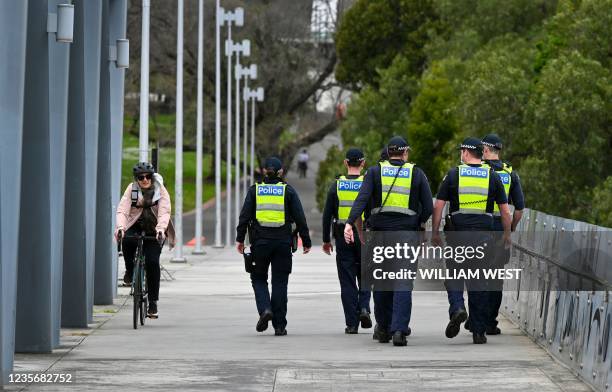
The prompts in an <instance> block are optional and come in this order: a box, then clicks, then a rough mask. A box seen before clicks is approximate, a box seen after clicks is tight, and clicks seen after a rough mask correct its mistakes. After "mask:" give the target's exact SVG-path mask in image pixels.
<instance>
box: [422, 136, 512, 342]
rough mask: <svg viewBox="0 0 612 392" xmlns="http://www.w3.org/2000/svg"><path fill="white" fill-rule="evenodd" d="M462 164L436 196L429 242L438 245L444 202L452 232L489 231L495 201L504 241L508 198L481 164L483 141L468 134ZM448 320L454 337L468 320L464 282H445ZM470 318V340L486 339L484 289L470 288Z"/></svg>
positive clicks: (496, 177)
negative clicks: (499, 214)
mask: <svg viewBox="0 0 612 392" xmlns="http://www.w3.org/2000/svg"><path fill="white" fill-rule="evenodd" d="M459 149H460V150H461V162H462V163H461V165H459V166H457V167H454V168H452V169H450V170H449V171H448V173H447V174H446V176H445V177H444V179H443V180H442V184H441V185H440V189H439V190H438V195H437V197H436V203H435V206H434V213H433V219H432V231H433V233H432V242H433V243H434V244H438V245H439V244H441V239H440V234H439V232H438V230H439V228H440V222H441V220H442V213H443V211H444V207H445V205H446V202H449V203H450V208H449V212H450V215H451V221H452V225H453V230H454V231H490V230H492V228H493V211H494V204H497V205H498V206H499V210H500V212H501V219H502V225H503V228H504V240H505V241H506V242H509V239H510V215H509V209H508V200H507V198H506V193H505V191H504V186H503V184H502V182H501V179H500V177H499V175H498V174H497V173H496V172H495V171H494V170H493V169H491V168H490V167H489V166H488V165H486V164H484V165H483V164H482V162H481V159H482V143H481V142H480V140H478V139H476V138H473V137H468V138H466V139H465V140H464V141H463V143H461V145H460V146H459ZM469 289H470V287H468V290H469ZM447 293H448V301H449V304H450V308H449V316H450V321H449V323H448V325H447V327H446V337H448V338H453V337H455V336H457V334H458V333H459V329H460V326H461V323H463V322H464V321H465V320H466V319H467V312H466V310H465V303H464V299H463V282H460V287H457V286H456V285H455V287H452V288H451V287H450V285H449V284H448V281H447ZM468 295H469V298H468V299H469V306H470V321H471V327H472V333H473V342H474V343H475V344H483V343H486V342H487V338H486V336H485V335H484V333H485V330H486V324H487V321H486V318H487V314H488V296H487V292H486V291H482V290H469V292H468Z"/></svg>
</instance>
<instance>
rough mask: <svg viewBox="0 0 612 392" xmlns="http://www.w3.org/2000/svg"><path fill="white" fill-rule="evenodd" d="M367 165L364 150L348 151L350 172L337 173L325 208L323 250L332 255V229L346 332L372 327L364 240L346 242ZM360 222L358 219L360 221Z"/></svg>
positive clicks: (353, 149)
mask: <svg viewBox="0 0 612 392" xmlns="http://www.w3.org/2000/svg"><path fill="white" fill-rule="evenodd" d="M364 165H365V157H364V156H363V152H361V150H359V149H357V148H351V149H349V150H348V151H347V153H346V159H345V160H344V167H345V168H346V169H347V175H345V176H338V177H337V178H336V181H334V183H333V184H332V185H331V186H330V188H329V191H328V192H327V201H326V202H325V209H324V210H323V251H324V252H325V253H327V254H328V255H331V252H332V251H333V246H332V243H331V240H330V232H333V235H334V238H335V239H336V267H337V269H338V279H339V280H340V297H341V299H342V307H343V309H344V321H345V323H346V328H345V330H344V332H345V333H347V334H356V333H357V332H358V326H359V323H360V322H361V328H371V327H372V320H371V319H370V296H371V294H370V291H369V290H363V289H361V253H360V252H361V242H360V241H359V239H358V238H357V239H356V240H355V242H354V243H352V244H347V243H346V242H345V241H344V234H343V232H344V224H345V223H346V220H347V218H348V216H349V213H350V211H351V207H352V206H353V203H354V201H355V198H357V194H358V193H359V189H361V184H362V182H363V176H362V175H361V171H362V170H363V167H364ZM358 222H359V220H358Z"/></svg>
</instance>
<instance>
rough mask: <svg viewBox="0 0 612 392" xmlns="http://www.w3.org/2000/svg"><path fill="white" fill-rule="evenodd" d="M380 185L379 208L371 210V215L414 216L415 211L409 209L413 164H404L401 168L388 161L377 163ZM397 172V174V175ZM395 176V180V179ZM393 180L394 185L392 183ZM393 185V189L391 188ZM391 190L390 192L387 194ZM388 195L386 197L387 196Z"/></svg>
mask: <svg viewBox="0 0 612 392" xmlns="http://www.w3.org/2000/svg"><path fill="white" fill-rule="evenodd" d="M379 165H380V184H381V200H380V202H381V204H382V205H381V206H380V207H378V208H374V209H372V214H377V213H379V212H381V211H382V212H397V213H400V214H405V215H416V211H413V210H411V209H410V208H409V205H410V187H411V184H412V172H413V169H414V164H412V163H404V165H402V167H401V168H400V167H399V166H394V165H392V164H391V163H390V162H389V161H383V162H379ZM398 170H399V174H398ZM396 174H397V179H395V177H396ZM394 180H395V184H394V183H393V181H394ZM391 185H393V188H391ZM389 190H391V192H389ZM387 194H388V196H387ZM385 199H386V201H385Z"/></svg>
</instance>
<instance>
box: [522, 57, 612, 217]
mask: <svg viewBox="0 0 612 392" xmlns="http://www.w3.org/2000/svg"><path fill="white" fill-rule="evenodd" d="M611 86H612V79H611V77H610V71H609V70H607V69H605V68H603V67H602V66H601V65H600V64H599V63H598V62H597V61H593V60H590V59H586V58H584V57H582V56H581V55H580V53H578V52H572V53H570V54H569V55H567V56H565V55H562V56H561V57H560V58H558V59H555V60H552V61H550V62H549V63H548V64H547V65H546V67H544V68H543V69H542V74H541V76H540V79H539V81H538V83H537V85H536V86H535V91H534V93H533V94H532V96H531V98H530V101H529V104H528V106H529V107H528V109H527V110H528V124H527V126H526V127H527V128H526V131H527V132H526V133H525V135H527V134H529V139H528V141H529V145H530V154H529V157H528V158H527V159H525V161H524V163H523V165H522V169H521V174H522V177H523V182H524V183H525V186H524V188H525V194H526V197H527V198H528V201H529V204H530V205H531V206H532V207H533V208H536V209H540V210H543V211H546V212H549V213H552V214H557V215H562V216H566V217H570V218H575V219H586V218H588V217H589V216H590V212H589V210H590V208H591V205H592V200H591V196H592V191H593V188H595V187H596V186H597V185H599V184H600V183H601V182H602V181H603V180H604V179H606V178H607V177H608V176H609V175H610V173H611V172H612V171H611V170H610V166H609V165H608V162H607V161H608V159H609V153H610V146H611V145H612V104H611V103H612V87H611Z"/></svg>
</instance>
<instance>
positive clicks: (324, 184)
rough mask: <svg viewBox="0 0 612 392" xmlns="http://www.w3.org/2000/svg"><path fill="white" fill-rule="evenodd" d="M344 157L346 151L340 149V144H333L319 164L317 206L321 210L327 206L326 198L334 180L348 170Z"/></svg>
mask: <svg viewBox="0 0 612 392" xmlns="http://www.w3.org/2000/svg"><path fill="white" fill-rule="evenodd" d="M344 157H345V152H344V151H342V150H340V149H339V148H338V146H331V148H330V149H329V150H328V151H327V156H326V158H325V159H324V160H323V161H321V162H320V164H319V171H318V172H317V207H318V208H319V211H323V209H324V208H325V198H326V197H327V191H328V190H329V186H330V185H331V183H332V180H333V179H334V178H335V177H336V176H337V175H339V174H344V173H345V171H346V170H345V168H344V166H343V164H342V162H343V161H344Z"/></svg>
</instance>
